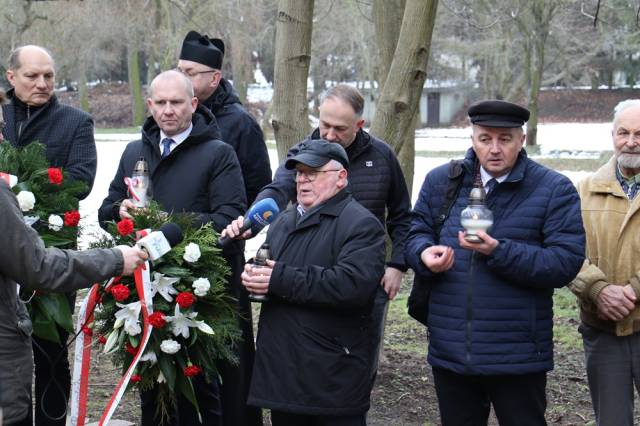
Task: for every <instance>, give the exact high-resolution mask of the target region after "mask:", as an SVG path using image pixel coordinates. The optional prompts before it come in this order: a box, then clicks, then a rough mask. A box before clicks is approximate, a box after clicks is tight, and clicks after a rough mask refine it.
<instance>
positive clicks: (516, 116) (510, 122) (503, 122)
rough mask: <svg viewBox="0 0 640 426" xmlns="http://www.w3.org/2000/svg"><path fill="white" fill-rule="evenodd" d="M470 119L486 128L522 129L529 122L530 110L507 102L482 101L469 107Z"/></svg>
mask: <svg viewBox="0 0 640 426" xmlns="http://www.w3.org/2000/svg"><path fill="white" fill-rule="evenodd" d="M469 119H470V120H471V123H472V124H477V125H478V126H484V127H506V128H513V127H522V126H523V125H524V123H526V122H527V120H529V110H528V109H526V108H523V107H521V106H520V105H516V104H512V103H511V102H506V101H498V100H490V101H481V102H477V103H475V104H473V105H471V106H470V107H469Z"/></svg>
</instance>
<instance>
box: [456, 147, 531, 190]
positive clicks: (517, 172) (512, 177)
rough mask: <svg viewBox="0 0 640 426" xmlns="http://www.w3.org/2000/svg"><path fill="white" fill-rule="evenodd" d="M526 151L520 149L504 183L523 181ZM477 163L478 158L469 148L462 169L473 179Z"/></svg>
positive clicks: (526, 157)
mask: <svg viewBox="0 0 640 426" xmlns="http://www.w3.org/2000/svg"><path fill="white" fill-rule="evenodd" d="M528 158H529V157H528V156H527V151H526V150H525V149H524V148H522V150H520V153H519V154H518V158H517V159H516V164H515V165H514V166H513V168H512V169H511V170H510V171H509V176H507V178H506V179H505V182H520V181H521V180H522V179H524V174H525V170H526V168H527V159H528ZM477 162H478V157H477V156H476V153H475V151H474V150H473V148H469V149H468V150H467V153H466V155H465V157H464V169H465V171H466V172H467V173H470V174H471V176H474V177H475V174H476V173H477V169H476V168H477Z"/></svg>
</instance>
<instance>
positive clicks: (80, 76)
mask: <svg viewBox="0 0 640 426" xmlns="http://www.w3.org/2000/svg"><path fill="white" fill-rule="evenodd" d="M77 80H78V95H79V96H80V108H81V109H82V110H83V111H84V112H86V113H91V108H90V107H89V91H88V90H87V67H86V65H85V63H84V62H83V65H80V62H78V71H77Z"/></svg>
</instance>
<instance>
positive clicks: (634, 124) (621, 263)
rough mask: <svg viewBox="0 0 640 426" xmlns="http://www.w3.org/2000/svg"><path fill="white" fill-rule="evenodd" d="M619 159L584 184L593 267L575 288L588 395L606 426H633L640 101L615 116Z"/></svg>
mask: <svg viewBox="0 0 640 426" xmlns="http://www.w3.org/2000/svg"><path fill="white" fill-rule="evenodd" d="M611 135H612V138H613V148H614V155H613V156H612V157H611V159H610V160H609V162H607V164H605V165H604V166H602V167H601V168H600V169H598V170H597V171H596V172H595V173H594V174H593V175H591V176H589V177H588V178H587V179H585V180H584V181H582V182H580V183H579V184H578V192H579V193H580V198H581V200H582V213H583V215H584V226H585V229H586V233H587V260H586V261H585V262H584V265H583V267H582V269H581V270H580V273H579V274H578V276H577V277H576V279H575V280H574V281H573V282H572V283H571V284H570V286H569V287H570V288H571V291H573V292H574V293H575V294H576V296H578V300H579V302H580V317H581V320H582V323H581V324H580V328H579V330H580V333H581V334H582V340H583V343H584V352H585V361H586V368H587V378H588V381H589V390H590V392H591V399H592V401H593V409H594V411H595V415H596V422H597V424H599V425H633V417H634V415H633V411H634V410H633V401H634V391H633V388H634V386H635V387H636V389H638V388H639V387H640V371H639V370H638V360H640V358H639V357H638V353H639V351H640V308H638V298H639V297H638V296H640V256H638V251H640V196H638V192H639V190H640V99H632V100H626V101H622V102H620V103H619V104H618V105H617V106H616V108H615V114H614V120H613V130H612V132H611Z"/></svg>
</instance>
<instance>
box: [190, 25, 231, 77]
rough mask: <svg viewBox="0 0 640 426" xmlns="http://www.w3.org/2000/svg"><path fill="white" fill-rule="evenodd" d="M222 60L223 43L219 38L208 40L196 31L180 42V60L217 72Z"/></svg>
mask: <svg viewBox="0 0 640 426" xmlns="http://www.w3.org/2000/svg"><path fill="white" fill-rule="evenodd" d="M223 58H224V42H223V41H222V40H220V39H219V38H209V37H207V36H206V35H201V34H200V33H198V32H197V31H189V33H188V34H187V36H186V37H185V38H184V41H183V42H182V50H181V51H180V59H184V60H185V61H193V62H197V63H199V64H203V65H207V66H209V67H211V68H215V69H217V70H219V69H220V68H222V59H223Z"/></svg>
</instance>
